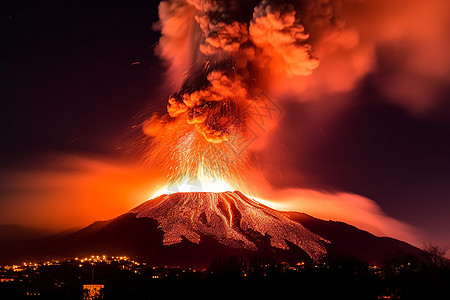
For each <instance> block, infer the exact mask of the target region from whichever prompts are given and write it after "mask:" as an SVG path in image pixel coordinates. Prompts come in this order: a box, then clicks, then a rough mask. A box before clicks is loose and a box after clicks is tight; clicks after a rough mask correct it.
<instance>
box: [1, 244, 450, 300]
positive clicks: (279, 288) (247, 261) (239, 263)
mask: <svg viewBox="0 0 450 300" xmlns="http://www.w3.org/2000/svg"><path fill="white" fill-rule="evenodd" d="M444 254H445V252H444V251H442V250H441V249H439V248H438V247H433V246H430V247H428V248H427V249H426V251H425V252H424V255H423V256H417V255H411V254H406V253H396V254H393V255H391V256H390V257H389V258H388V259H386V260H385V262H384V263H383V264H382V265H380V266H371V265H369V264H367V263H366V262H364V261H361V260H358V259H354V258H346V259H343V258H341V259H328V260H327V261H324V262H321V263H317V264H313V263H308V262H306V263H305V262H299V263H294V264H292V263H283V262H275V261H273V260H272V259H264V258H261V257H257V256H251V257H242V256H231V257H225V258H218V259H216V260H215V261H214V262H213V263H212V264H211V266H210V267H209V268H207V269H205V270H196V269H194V268H190V267H183V268H181V267H154V266H151V265H150V264H147V263H141V262H138V261H137V259H135V260H133V259H130V258H127V257H112V258H105V257H103V258H102V257H94V256H92V257H90V258H84V259H80V258H76V259H75V258H73V259H67V260H65V261H63V262H58V261H52V262H44V263H36V264H35V263H24V264H21V265H16V266H3V267H2V268H1V269H0V271H1V279H2V280H1V281H2V282H1V283H0V299H5V300H6V299H95V298H83V285H84V284H90V283H95V284H102V285H103V286H104V288H103V290H102V293H101V294H102V297H103V298H102V299H154V298H156V297H158V298H159V297H170V298H173V297H186V296H195V297H196V298H210V299H211V298H216V297H219V298H223V297H233V298H237V299H241V298H244V297H245V298H247V297H251V298H255V297H260V296H261V297H264V298H267V297H276V298H277V299H279V298H280V297H285V296H288V297H295V298H296V299H450V265H449V263H448V260H447V259H446V258H444Z"/></svg>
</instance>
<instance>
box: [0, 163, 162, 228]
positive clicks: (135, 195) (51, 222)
mask: <svg viewBox="0 0 450 300" xmlns="http://www.w3.org/2000/svg"><path fill="white" fill-rule="evenodd" d="M50 165H51V164H50ZM156 175H157V173H156V172H152V171H149V170H145V169H142V168H139V167H137V166H133V165H129V164H124V163H122V164H119V163H117V162H115V163H113V162H109V161H106V160H95V159H91V158H81V157H61V158H60V161H59V163H58V164H56V163H55V164H54V165H53V167H52V166H50V167H48V168H47V169H40V170H35V171H34V170H33V171H21V172H19V171H16V172H15V173H14V174H9V178H8V181H4V182H3V183H2V187H3V188H4V189H7V190H8V191H9V193H8V194H7V195H3V196H4V197H8V199H9V201H8V206H5V207H1V209H0V219H1V220H2V222H3V223H15V224H17V223H19V224H23V225H28V226H37V227H44V228H53V229H57V230H62V229H67V228H70V227H78V226H86V225H88V224H89V223H92V222H94V221H99V220H107V219H110V218H114V217H117V216H118V215H121V214H123V213H124V212H126V211H128V210H129V209H130V208H132V207H134V206H136V205H138V204H140V203H141V202H143V201H145V200H148V199H150V198H151V195H152V190H153V189H154V188H155V186H156V185H157V184H158V180H157V178H158V177H157V176H156ZM4 202H6V201H4ZM4 202H1V203H4Z"/></svg>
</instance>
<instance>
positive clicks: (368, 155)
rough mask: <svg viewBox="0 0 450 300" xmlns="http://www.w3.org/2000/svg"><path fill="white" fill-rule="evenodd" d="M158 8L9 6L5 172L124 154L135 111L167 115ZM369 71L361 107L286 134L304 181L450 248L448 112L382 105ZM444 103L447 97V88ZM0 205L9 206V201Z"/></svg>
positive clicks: (1, 151)
mask: <svg viewBox="0 0 450 300" xmlns="http://www.w3.org/2000/svg"><path fill="white" fill-rule="evenodd" d="M157 6H158V3H157V1H38V0H36V1H20V0H18V1H2V4H0V13H1V39H2V42H1V46H0V49H1V50H0V51H1V55H0V91H1V96H0V97H1V100H0V105H1V106H0V128H1V129H0V141H1V147H0V165H1V166H2V169H3V174H4V176H5V178H7V174H8V170H12V169H15V168H19V167H20V168H22V167H27V168H31V169H32V168H34V167H36V168H38V167H39V166H42V164H44V163H45V161H46V160H47V159H48V158H49V157H50V156H51V155H52V153H54V152H65V153H77V154H97V155H105V156H110V155H115V153H116V149H117V147H119V146H121V145H122V143H123V142H124V140H125V136H126V133H127V131H128V130H129V128H130V127H131V126H132V125H133V124H134V123H135V120H134V119H133V117H134V116H135V115H136V114H138V113H139V112H141V111H142V110H143V109H144V108H146V107H147V106H148V105H150V106H153V107H154V109H155V110H163V109H164V107H165V103H166V99H167V98H166V97H167V94H165V93H164V92H163V91H162V89H160V87H161V86H162V84H163V80H162V77H163V72H164V67H163V66H162V64H161V62H160V61H159V60H158V59H157V58H156V57H155V56H154V54H153V50H152V45H154V44H155V43H156V42H157V41H158V38H159V33H158V32H154V31H152V30H151V28H152V23H153V22H154V21H155V20H157ZM380 60H382V57H381V58H380ZM133 62H140V63H139V64H132V63H133ZM370 76H377V74H375V75H374V74H371V75H369V76H368V77H367V78H366V79H364V80H363V82H362V83H361V84H360V86H359V87H358V88H357V89H356V90H355V91H353V92H352V94H351V96H350V97H351V98H354V99H361V100H358V101H352V102H351V103H352V104H351V105H349V107H348V108H347V109H346V110H345V111H343V112H342V113H340V114H338V115H337V116H336V118H335V120H334V122H326V123H324V124H320V122H319V124H316V125H315V127H314V128H313V129H311V130H309V131H308V133H307V134H304V135H303V136H301V137H300V142H299V139H293V138H292V137H291V136H290V135H288V134H286V135H285V136H283V135H281V137H280V138H281V139H282V141H283V144H284V145H285V146H286V148H287V149H292V150H290V153H288V154H289V155H291V156H293V157H295V155H296V151H297V150H298V149H299V147H301V148H302V150H301V152H302V153H303V154H302V156H301V157H303V158H301V157H299V158H298V159H297V160H296V164H295V166H294V167H295V168H298V169H299V170H301V172H303V173H306V174H307V175H308V176H307V178H308V180H307V181H306V182H303V183H302V185H303V186H307V187H317V188H327V189H339V190H344V191H348V192H352V193H356V194H360V195H363V196H365V197H368V198H370V199H373V200H375V201H376V202H377V203H378V204H379V205H380V206H381V208H382V209H383V210H384V211H385V212H386V213H387V214H388V215H390V216H392V217H394V218H397V219H400V220H403V221H406V222H408V223H410V224H412V225H414V226H417V227H418V228H420V229H423V230H424V231H426V232H427V234H429V235H430V240H431V241H435V242H436V243H439V244H442V245H445V244H447V245H448V244H450V217H449V214H450V201H449V200H450V155H449V154H450V109H449V105H444V106H443V107H440V108H439V110H437V111H434V112H431V113H429V114H427V115H423V116H414V115H411V114H409V113H408V112H407V111H406V110H404V109H401V108H399V107H397V106H395V105H393V104H392V103H391V102H388V101H385V99H383V96H381V94H380V93H378V92H377V90H376V87H374V85H373V84H372V81H371V78H370ZM441 96H442V97H443V98H446V99H447V98H449V97H450V86H449V87H447V88H446V92H444V94H442V95H441ZM283 109H284V112H285V114H284V116H283V118H282V121H281V123H282V124H281V125H282V126H288V127H290V128H295V127H296V126H298V127H301V125H302V124H301V122H302V120H303V119H304V118H302V117H301V116H302V114H307V113H308V112H307V110H305V109H304V104H300V103H296V102H287V103H285V104H284V107H283ZM313 139H314V142H310V141H309V140H313ZM299 145H300V146H299ZM304 157H307V159H304ZM5 174H6V175H5ZM284 184H285V185H289V184H292V185H298V183H293V182H288V183H284ZM1 201H2V202H3V203H2V205H5V203H6V204H7V202H8V197H1ZM0 223H1V220H0Z"/></svg>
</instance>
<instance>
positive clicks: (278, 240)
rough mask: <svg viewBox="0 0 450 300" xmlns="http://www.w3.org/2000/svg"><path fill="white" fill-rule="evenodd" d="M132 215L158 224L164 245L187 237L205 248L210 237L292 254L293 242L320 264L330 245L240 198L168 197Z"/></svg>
mask: <svg viewBox="0 0 450 300" xmlns="http://www.w3.org/2000/svg"><path fill="white" fill-rule="evenodd" d="M131 213H133V214H136V216H137V217H138V218H143V217H146V218H151V219H155V220H157V221H158V223H159V228H161V229H162V230H163V231H164V240H163V242H164V245H172V244H176V243H180V242H181V241H182V240H183V237H184V238H186V239H187V240H189V241H190V242H192V243H199V242H200V240H201V238H202V237H205V236H207V237H210V238H213V239H215V240H217V241H218V242H219V243H221V244H224V245H227V246H232V247H236V248H244V249H250V250H258V247H257V244H258V241H260V240H262V239H269V240H270V246H271V247H275V248H280V249H284V250H286V249H289V246H288V244H287V242H289V243H292V244H294V245H295V246H297V247H299V248H301V249H302V250H304V251H305V252H306V253H308V255H309V256H310V257H311V258H313V259H315V260H317V259H320V258H322V257H323V256H324V255H325V253H326V249H325V246H324V244H325V243H327V242H328V241H326V240H325V239H323V238H321V237H320V236H318V235H316V234H314V233H312V232H311V231H309V230H308V229H306V228H305V227H303V226H302V225H301V224H300V223H298V222H294V221H292V220H291V219H289V218H288V217H287V216H286V215H285V214H283V213H282V212H279V211H276V210H274V209H271V208H269V207H267V206H265V205H262V204H261V203H259V202H257V201H254V200H253V199H250V198H248V197H246V196H245V195H243V194H242V193H240V192H222V193H206V192H189V193H174V194H170V195H166V194H164V195H161V196H159V197H157V198H155V199H152V200H149V201H147V202H145V203H143V204H141V205H140V206H138V207H136V208H135V209H133V210H131Z"/></svg>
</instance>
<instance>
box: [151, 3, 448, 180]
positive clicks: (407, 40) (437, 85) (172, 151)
mask: <svg viewBox="0 0 450 300" xmlns="http://www.w3.org/2000/svg"><path fill="white" fill-rule="evenodd" d="M448 6H449V5H448V4H447V3H446V2H445V1H440V0H438V1H435V2H433V3H429V1H424V0H411V1H406V0H399V1H395V3H392V1H387V0H381V1H376V2H373V1H364V0H291V1H281V0H263V1H260V2H259V1H250V0H247V1H237V0H166V1H162V2H161V3H160V6H159V15H160V21H159V22H158V23H157V24H155V29H157V30H160V31H161V34H162V36H161V39H160V42H159V45H158V46H157V47H156V51H157V54H158V55H159V56H160V57H161V58H162V59H163V60H164V61H165V62H166V63H167V65H168V78H169V81H168V86H171V87H172V88H173V90H172V91H171V92H172V95H171V96H170V98H169V101H168V105H167V113H166V114H163V115H162V116H161V115H153V116H152V117H151V118H149V119H148V120H147V121H145V122H144V123H143V131H144V133H145V134H146V135H147V136H148V143H149V144H146V145H145V146H144V147H143V148H144V149H145V150H144V152H145V155H146V157H147V160H148V161H149V162H152V163H155V162H163V163H161V164H162V165H161V166H160V167H161V168H162V169H163V170H164V173H165V174H167V177H168V179H169V180H176V179H178V178H180V177H181V176H185V175H189V176H195V175H196V173H197V172H198V170H199V169H201V168H203V169H207V170H206V171H207V173H209V174H210V175H212V176H215V177H222V178H225V179H228V180H229V181H236V178H238V177H239V178H240V179H239V180H237V181H245V171H246V170H248V164H249V163H250V161H251V160H252V159H253V152H252V148H251V147H249V143H247V142H246V141H248V140H249V139H252V138H253V137H254V136H255V134H254V130H253V128H252V126H253V125H252V124H251V118H250V115H251V114H252V113H253V109H254V107H257V106H258V105H261V103H260V102H261V99H260V98H259V97H258V95H260V93H261V92H262V91H263V92H266V93H268V94H270V95H272V96H273V97H275V98H276V99H277V100H279V101H282V100H283V98H286V97H288V98H290V99H293V98H296V99H298V100H299V101H311V100H315V101H317V100H319V101H322V102H330V103H331V101H334V100H335V99H336V97H335V94H336V93H342V92H347V91H350V90H352V89H353V88H355V87H356V86H357V84H358V82H360V81H361V80H362V79H363V78H366V77H367V75H371V80H372V83H373V84H375V85H379V92H380V93H382V94H384V95H385V96H386V99H388V100H392V101H393V102H394V103H396V104H399V105H402V106H404V107H406V108H407V109H408V110H410V111H412V112H414V113H423V112H426V111H429V110H431V109H433V108H434V107H436V106H437V105H438V104H439V103H438V102H439V101H440V100H439V97H436V93H437V92H438V91H439V89H441V88H442V86H443V85H445V84H446V83H448V78H450V76H447V75H450V74H448V73H449V71H448V70H450V68H449V67H450V59H449V58H448V56H447V55H446V53H447V52H448V51H447V50H449V49H450V39H448V36H449V34H447V31H448V28H449V27H448V26H446V25H448V18H446V14H445V11H448V10H446V8H448ZM421 11H423V12H424V14H422V13H421ZM425 12H426V14H425ZM391 49H393V51H391ZM427 51H428V52H427ZM393 53H402V54H401V55H402V57H398V54H397V56H395V55H394V54H393ZM391 62H392V63H393V64H394V67H395V68H394V70H393V69H392V68H390V67H389V66H387V67H386V64H389V63H391ZM341 98H342V97H341ZM436 99H437V100H436ZM333 105H334V106H336V104H333ZM325 106H327V104H325ZM161 135H163V136H164V138H162V137H161ZM200 139H203V140H204V141H206V142H204V141H203V140H200ZM254 145H255V144H253V146H254Z"/></svg>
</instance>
